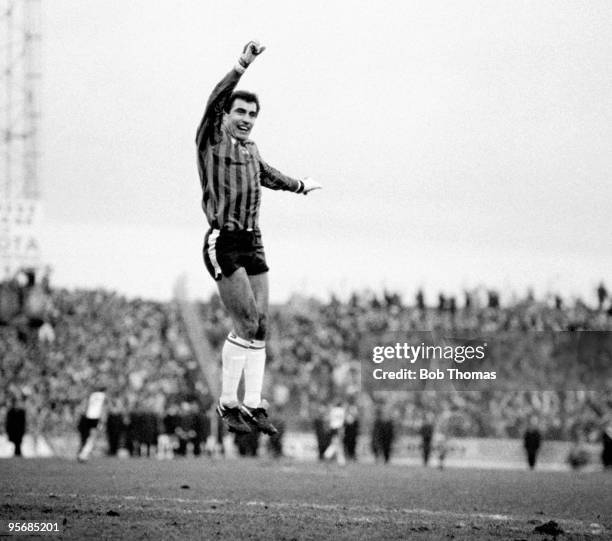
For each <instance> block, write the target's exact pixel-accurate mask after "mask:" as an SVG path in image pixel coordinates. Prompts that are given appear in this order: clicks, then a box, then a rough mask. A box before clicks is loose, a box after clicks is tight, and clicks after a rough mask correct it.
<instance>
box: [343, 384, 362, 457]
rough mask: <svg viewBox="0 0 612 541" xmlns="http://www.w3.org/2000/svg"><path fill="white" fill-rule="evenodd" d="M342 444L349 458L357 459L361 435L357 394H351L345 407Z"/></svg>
mask: <svg viewBox="0 0 612 541" xmlns="http://www.w3.org/2000/svg"><path fill="white" fill-rule="evenodd" d="M345 412H346V414H345V418H344V434H343V438H342V444H343V445H344V452H345V455H346V458H347V459H348V460H357V438H358V437H359V408H358V407H357V404H356V403H355V396H350V397H349V399H348V402H347V405H346V409H345Z"/></svg>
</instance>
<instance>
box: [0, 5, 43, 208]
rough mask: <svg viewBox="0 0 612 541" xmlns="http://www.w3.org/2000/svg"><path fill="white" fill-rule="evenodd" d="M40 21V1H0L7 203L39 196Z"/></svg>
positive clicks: (0, 80)
mask: <svg viewBox="0 0 612 541" xmlns="http://www.w3.org/2000/svg"><path fill="white" fill-rule="evenodd" d="M40 22H41V0H0V28H1V29H2V30H0V34H1V35H3V36H4V38H3V39H2V43H0V47H1V49H0V70H1V72H0V86H1V90H0V92H1V94H2V96H1V97H0V100H1V102H0V104H1V105H0V111H1V113H0V114H1V115H2V120H1V122H2V124H1V126H2V140H1V145H2V149H1V152H0V154H1V157H0V159H1V160H2V164H1V171H2V172H1V173H0V179H1V180H0V190H1V191H0V194H2V196H4V198H5V201H9V200H11V199H14V198H25V199H38V198H39V196H40V182H39V176H38V170H39V167H38V162H39V149H38V145H39V134H40V129H39V124H40V78H41V69H40V62H41V50H40V41H41V34H40ZM0 197H1V196H0Z"/></svg>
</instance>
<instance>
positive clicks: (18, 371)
mask: <svg viewBox="0 0 612 541" xmlns="http://www.w3.org/2000/svg"><path fill="white" fill-rule="evenodd" d="M48 295H49V296H50V301H51V302H50V303H49V307H50V308H48V309H47V310H46V311H45V315H44V318H43V319H44V321H42V322H41V321H38V322H36V325H33V326H32V328H31V329H30V330H29V333H28V332H26V333H25V334H24V330H23V328H21V329H20V328H19V326H18V325H11V324H10V322H9V321H4V322H3V323H4V324H3V325H2V326H0V358H1V359H2V362H1V363H0V380H1V381H2V382H3V385H2V386H1V387H0V415H1V417H2V418H4V414H5V412H6V409H7V407H8V405H9V403H10V401H11V399H12V398H13V397H17V398H18V399H20V400H22V399H23V400H24V401H25V402H24V403H25V407H26V411H27V417H28V430H29V431H31V432H33V433H43V434H51V435H53V434H62V433H67V432H69V431H73V432H74V431H75V430H76V427H77V423H78V419H79V416H80V415H81V414H82V412H83V408H84V402H85V400H86V398H87V396H88V394H89V392H90V391H91V390H92V389H93V387H94V386H103V387H105V388H106V389H107V393H108V396H109V404H112V411H113V412H114V413H116V414H117V415H120V416H121V418H122V419H124V422H125V423H126V426H127V427H128V430H129V425H130V419H131V420H132V423H134V419H135V418H137V417H138V415H140V416H141V417H142V415H146V414H147V413H151V414H153V415H155V416H156V418H157V419H158V421H157V425H158V426H159V423H160V420H162V419H163V418H164V416H167V415H168V412H169V411H170V410H171V409H172V408H177V407H178V408H180V407H181V404H182V403H184V402H186V401H187V402H189V403H191V404H197V408H198V409H199V410H202V411H204V410H207V409H208V408H209V407H210V405H211V404H212V401H213V398H212V396H211V395H210V393H209V392H208V389H207V387H206V385H205V384H204V380H203V378H202V377H200V375H199V368H198V363H197V362H196V360H195V358H194V355H193V352H192V349H191V347H190V344H189V339H188V337H187V334H186V332H185V329H184V326H183V323H182V320H181V314H180V310H179V307H178V305H177V303H175V302H154V301H147V300H142V299H128V298H125V297H123V296H121V295H119V294H117V293H114V292H109V291H104V290H87V291H85V290H66V289H58V288H51V287H48ZM199 311H200V315H201V319H202V322H203V324H204V326H205V329H206V335H207V337H208V339H209V341H210V344H211V346H212V348H213V350H214V351H218V350H219V348H220V347H221V345H222V343H223V340H224V339H225V336H226V333H227V332H228V330H229V328H230V322H229V319H228V317H227V314H226V313H225V311H224V309H223V308H222V305H221V303H220V302H219V299H218V297H216V296H213V297H212V298H211V299H210V300H209V301H208V302H206V303H200V305H199ZM270 316H271V321H270V340H269V354H268V378H269V381H267V390H268V393H269V396H270V399H271V401H273V402H274V403H275V404H277V405H279V406H283V409H284V411H285V416H286V419H285V420H286V421H287V423H288V425H289V426H292V427H293V428H301V429H305V428H308V429H312V422H313V419H314V418H315V416H316V415H315V412H316V411H317V409H318V408H320V406H321V404H331V403H332V402H333V401H335V400H338V399H341V400H346V399H351V397H354V396H355V395H356V394H357V391H358V390H359V385H360V379H359V360H360V359H361V358H362V357H363V355H364V347H367V344H371V343H372V342H373V341H375V340H376V339H377V337H380V336H383V335H384V334H385V333H388V332H394V331H400V330H402V331H408V330H424V329H433V330H436V331H439V332H445V333H455V334H464V335H466V334H469V333H473V334H488V335H503V333H510V332H511V333H519V334H520V336H522V337H524V342H525V343H527V344H531V345H532V346H533V344H534V340H536V339H535V338H530V337H531V336H535V334H534V332H535V331H559V330H612V304H611V303H610V299H609V297H608V294H607V291H606V290H605V287H604V286H603V285H601V286H600V288H599V289H598V290H597V292H596V297H595V300H594V301H593V302H591V303H589V304H587V302H585V301H583V300H581V299H577V300H572V301H571V302H568V301H567V300H565V299H561V298H560V297H558V296H556V297H554V296H552V297H550V298H546V299H535V298H534V297H533V295H530V294H528V295H526V296H525V297H522V298H514V299H508V300H506V301H505V302H503V303H502V302H500V296H499V294H498V293H497V292H495V291H475V292H470V293H466V294H465V297H464V298H462V300H461V302H459V301H457V299H455V298H454V297H445V296H444V295H442V294H440V296H439V298H438V299H437V300H436V302H435V303H434V304H433V306H432V305H431V304H428V303H427V302H426V299H425V298H424V295H423V293H422V292H418V294H417V295H416V298H415V301H414V302H406V301H404V300H402V298H401V297H400V296H399V295H397V294H392V293H388V292H385V293H383V294H379V295H376V294H374V293H371V292H368V293H354V294H352V295H351V296H350V298H349V299H347V300H341V299H338V298H336V297H333V296H332V297H331V298H330V299H329V300H327V301H320V300H316V299H310V298H302V297H298V296H296V297H294V298H292V299H290V300H289V301H288V302H287V303H285V304H283V305H280V306H275V307H273V308H272V309H271V314H270ZM43 329H46V331H45V332H41V331H42V330H43ZM515 335H516V334H515ZM508 355H509V356H511V355H512V348H509V349H508ZM211 362H219V360H218V359H211ZM608 362H609V359H608ZM516 363H517V366H520V363H521V359H520V355H519V357H517V359H516ZM545 376H546V377H554V376H553V375H552V374H551V373H545ZM608 383H609V382H608ZM548 388H554V386H549V387H548ZM388 395H389V396H387V401H388V399H389V397H392V398H393V404H392V409H393V412H394V413H393V415H394V418H395V419H396V420H397V424H398V426H399V428H400V430H403V431H404V432H405V433H414V434H416V433H418V430H419V427H420V424H421V422H422V419H423V416H424V415H425V414H426V413H427V412H433V413H434V414H436V415H437V416H439V417H440V418H444V419H445V424H446V427H445V430H446V431H447V432H448V433H449V435H452V436H474V437H495V436H498V437H502V436H505V437H519V436H520V435H521V432H522V430H523V428H524V426H525V421H526V419H527V418H528V417H529V416H530V415H532V414H534V413H536V414H537V415H538V416H539V418H540V422H541V426H542V427H543V432H544V436H545V437H546V438H554V439H570V438H573V437H576V434H577V433H583V434H586V435H587V436H589V435H590V434H595V433H596V431H597V427H598V426H599V423H600V421H599V420H598V416H599V415H601V412H602V411H604V410H605V409H606V408H609V407H610V404H608V403H607V402H606V401H607V400H608V399H609V395H605V394H603V393H597V392H594V391H587V390H578V391H574V390H568V391H567V392H565V391H563V390H561V389H557V390H553V391H550V392H541V391H537V390H525V391H514V392H504V391H482V392H469V393H436V394H435V396H432V395H431V393H404V394H402V393H400V394H399V395H397V396H394V395H393V393H388ZM289 397H291V398H290V399H289ZM377 402H378V400H377V397H373V400H371V401H369V402H368V403H367V404H366V403H364V402H363V401H360V402H359V405H360V406H361V408H362V411H361V412H360V418H361V421H362V427H365V426H371V423H372V422H373V419H374V410H375V406H376V404H377ZM378 405H380V404H378ZM598 408H599V412H598ZM137 432H138V430H135V429H134V426H132V429H131V432H130V434H134V433H137ZM145 439H146V438H145Z"/></svg>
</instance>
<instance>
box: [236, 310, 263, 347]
mask: <svg viewBox="0 0 612 541" xmlns="http://www.w3.org/2000/svg"><path fill="white" fill-rule="evenodd" d="M240 319H241V321H240V327H241V329H240V334H241V335H242V336H243V338H246V339H247V340H257V331H258V329H259V317H258V315H257V314H256V313H255V314H244V315H243V317H242V318H240Z"/></svg>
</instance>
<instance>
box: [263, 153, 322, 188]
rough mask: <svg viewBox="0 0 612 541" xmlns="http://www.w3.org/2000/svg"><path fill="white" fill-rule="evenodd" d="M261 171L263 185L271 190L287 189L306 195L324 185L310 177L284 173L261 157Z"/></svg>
mask: <svg viewBox="0 0 612 541" xmlns="http://www.w3.org/2000/svg"><path fill="white" fill-rule="evenodd" d="M259 171H260V173H261V176H260V182H261V185H262V186H265V187H266V188H270V189H271V190H286V191H289V192H295V193H303V194H304V195H306V194H307V193H310V192H311V191H313V190H319V189H321V188H322V187H323V186H321V184H319V183H318V182H316V181H314V180H313V179H311V178H310V177H306V178H304V179H303V180H297V179H294V178H291V177H288V176H287V175H283V173H281V172H280V171H279V170H278V169H274V167H272V166H271V165H268V164H267V163H266V162H264V161H263V160H262V159H261V157H260V158H259Z"/></svg>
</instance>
